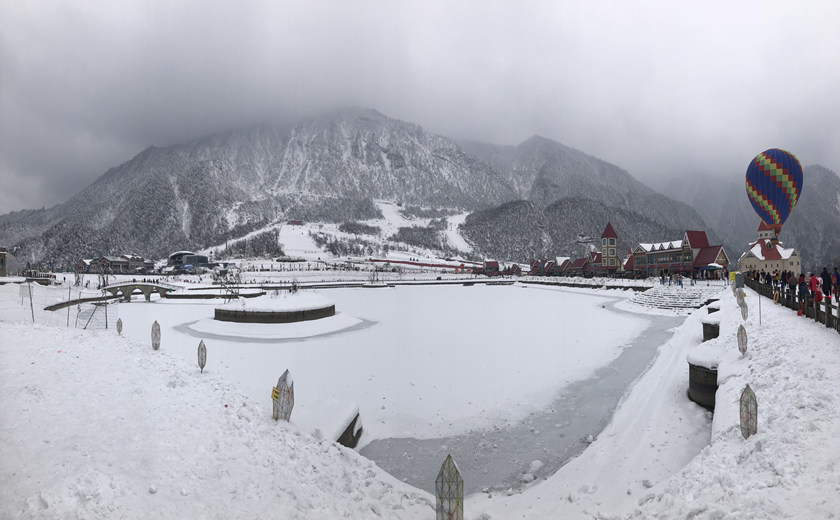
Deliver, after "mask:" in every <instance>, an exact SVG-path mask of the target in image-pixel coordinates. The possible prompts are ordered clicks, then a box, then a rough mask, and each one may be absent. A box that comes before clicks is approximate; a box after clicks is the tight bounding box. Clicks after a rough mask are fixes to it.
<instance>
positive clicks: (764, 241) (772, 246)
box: [738, 221, 802, 276]
mask: <svg viewBox="0 0 840 520" xmlns="http://www.w3.org/2000/svg"><path fill="white" fill-rule="evenodd" d="M738 264H739V265H740V269H741V271H758V272H765V273H772V272H773V271H779V272H782V271H790V272H792V273H793V274H794V276H799V275H800V274H801V273H802V263H801V258H800V257H799V253H797V252H796V249H795V248H791V249H787V248H785V247H782V243H781V242H779V240H778V239H777V238H776V233H775V232H774V231H773V229H771V228H770V227H769V226H767V224H765V223H764V222H763V221H762V222H761V224H760V225H759V226H758V237H757V240H756V241H755V242H753V243H752V244H750V245H749V247H748V248H747V250H746V251H745V252H744V253H743V254H742V255H741V258H739V259H738Z"/></svg>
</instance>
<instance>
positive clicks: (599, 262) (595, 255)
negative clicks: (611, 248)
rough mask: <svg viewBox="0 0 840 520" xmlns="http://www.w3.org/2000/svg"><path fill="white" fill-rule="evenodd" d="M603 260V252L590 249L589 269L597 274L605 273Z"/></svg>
mask: <svg viewBox="0 0 840 520" xmlns="http://www.w3.org/2000/svg"><path fill="white" fill-rule="evenodd" d="M603 260H604V257H603V255H602V254H601V253H599V252H597V251H590V252H589V263H588V265H589V269H590V270H591V271H592V272H593V273H595V274H604V269H603Z"/></svg>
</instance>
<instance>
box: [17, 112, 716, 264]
mask: <svg viewBox="0 0 840 520" xmlns="http://www.w3.org/2000/svg"><path fill="white" fill-rule="evenodd" d="M374 199H387V200H394V201H398V202H403V203H405V207H408V206H415V207H423V208H432V209H434V208H437V209H443V208H449V209H457V210H459V211H465V210H466V211H479V212H481V211H485V210H486V211H489V213H479V214H478V215H477V216H476V218H474V219H473V220H472V223H473V225H472V227H470V226H468V227H467V229H468V233H469V236H470V237H472V238H474V241H475V243H476V244H482V245H481V247H482V248H484V249H483V250H486V251H487V252H491V251H501V250H504V248H502V247H501V246H497V245H494V242H498V243H499V244H502V243H504V244H522V245H523V247H525V249H526V250H528V251H545V252H550V251H554V253H553V254H565V253H564V251H565V249H564V248H565V247H566V246H567V244H568V240H569V236H571V235H569V233H572V232H577V231H582V230H585V232H586V233H596V235H597V236H600V231H601V230H602V229H603V226H604V225H605V224H606V222H607V220H612V221H613V224H614V225H615V224H617V223H619V222H620V223H621V225H620V226H619V227H623V228H624V229H627V230H628V234H627V235H626V236H627V237H628V239H629V238H631V237H635V236H636V235H634V234H632V233H631V232H630V231H629V230H630V229H639V230H644V231H645V232H646V233H650V234H646V233H637V234H638V238H639V239H640V240H641V239H644V240H670V239H675V238H679V237H680V236H681V234H682V230H684V229H706V225H705V223H704V222H703V219H702V218H701V217H700V216H699V215H698V214H697V213H696V212H695V211H694V210H693V209H692V208H691V207H689V206H688V205H686V204H685V203H682V202H678V201H675V200H672V199H670V198H668V197H665V196H663V195H661V194H658V193H656V192H655V191H653V190H652V189H650V188H648V187H647V186H645V185H644V184H642V183H640V182H638V181H637V180H636V179H634V178H633V177H632V176H631V175H630V174H629V173H627V172H626V171H624V170H622V169H621V168H619V167H617V166H615V165H612V164H610V163H607V162H605V161H602V160H600V159H598V158H596V157H592V156H589V155H587V154H585V153H583V152H580V151H578V150H575V149H573V148H569V147H566V146H564V145H562V144H560V143H557V142H555V141H551V140H549V139H545V138H543V137H539V136H535V137H532V138H530V139H528V140H526V141H525V142H523V143H521V144H519V145H518V146H497V145H490V144H484V143H457V142H455V141H453V140H451V139H448V138H446V137H443V136H440V135H435V134H432V133H429V132H427V131H425V130H424V129H423V128H421V127H420V126H417V125H415V124H412V123H408V122H404V121H399V120H396V119H392V118H388V117H386V116H384V115H382V114H380V113H379V112H376V111H375V110H368V109H358V108H354V109H348V110H342V111H337V112H333V113H330V114H325V115H322V116H320V117H313V118H308V119H305V120H302V121H299V122H296V123H294V124H263V125H258V126H253V127H249V128H241V129H235V130H231V131H228V132H223V133H218V134H215V135H211V136H208V137H204V138H200V139H195V140H193V141H190V142H187V143H184V144H178V145H173V146H167V147H150V148H147V149H146V150H143V151H142V152H141V153H139V154H138V155H136V156H135V157H133V158H132V159H130V160H129V161H127V162H125V163H123V164H121V165H119V166H116V167H114V168H111V169H110V170H108V171H107V172H105V174H103V175H102V177H100V178H99V179H97V180H96V181H95V182H94V183H93V184H91V185H90V186H88V187H87V188H85V189H84V190H82V191H81V192H80V193H78V194H77V195H75V196H74V197H72V198H71V199H70V200H68V201H67V202H66V203H64V204H60V205H58V206H55V207H53V208H49V209H44V210H27V211H18V212H14V213H10V214H7V215H2V216H0V243H3V244H8V245H9V246H12V247H13V248H14V249H15V251H17V252H18V256H20V257H22V259H23V260H24V261H32V262H37V261H41V260H50V261H52V262H53V263H63V262H75V261H76V260H78V259H79V258H82V257H85V258H90V257H97V256H101V255H107V254H119V253H124V252H131V253H136V254H140V255H143V256H146V257H152V258H162V257H165V256H166V255H167V254H168V253H169V252H171V251H174V250H180V249H202V248H207V247H212V246H216V245H218V244H221V243H224V242H225V241H226V240H228V239H233V238H237V237H241V236H243V235H245V234H246V233H249V232H251V231H254V230H256V229H259V228H262V227H265V226H266V225H268V224H271V223H275V222H283V221H285V220H287V219H294V220H304V221H308V222H349V221H364V220H367V219H372V218H375V217H378V216H379V210H378V209H377V206H376V205H375V204H374ZM517 200H519V201H520V202H518V203H514V201H517ZM558 200H564V201H568V200H573V201H577V202H574V203H572V202H565V203H563V204H556V201H558ZM587 200H588V201H590V202H582V201H587ZM523 201H524V202H523ZM510 203H514V204H513V205H512V206H507V204H510ZM512 208H520V209H522V208H529V209H527V211H526V213H527V215H528V218H527V219H526V218H524V217H523V218H522V223H523V226H524V225H526V224H525V223H527V222H532V223H533V222H538V223H539V222H546V223H550V225H551V226H552V229H549V230H545V232H542V231H537V230H525V229H523V230H520V229H519V228H515V227H514V228H510V229H511V230H512V231H506V230H507V229H509V228H508V227H507V226H495V227H492V228H486V229H484V230H483V231H479V229H481V226H479V225H478V222H480V221H482V219H484V220H487V219H490V220H492V215H503V214H505V212H508V211H511V210H512ZM586 208H589V210H590V212H589V213H587V211H586ZM529 212H530V213H529ZM563 212H567V213H566V214H565V215H564V214H563ZM611 215H616V217H612V216H611ZM531 217H533V218H531ZM488 221H489V220H488ZM657 223H660V224H657ZM661 223H667V225H661ZM539 225H540V224H537V226H538V227H537V228H536V229H539ZM543 225H544V224H543ZM514 230H515V231H514ZM567 230H571V231H568V232H567ZM481 233H485V234H486V233H490V234H489V235H486V236H485V235H482V234H481ZM512 233H513V234H512ZM520 233H521V234H520ZM491 235H492V236H491ZM525 237H527V240H526V239H525ZM710 239H711V240H712V241H714V235H713V234H711V236H710ZM523 240H525V241H524V242H523ZM511 247H512V246H511ZM509 251H510V254H511V255H512V256H511V258H521V257H522V254H523V253H524V251H515V250H514V249H512V248H511V249H509ZM547 256H550V255H547Z"/></svg>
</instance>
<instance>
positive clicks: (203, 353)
mask: <svg viewBox="0 0 840 520" xmlns="http://www.w3.org/2000/svg"><path fill="white" fill-rule="evenodd" d="M206 363H207V347H205V346H204V340H201V342H200V343H199V344H198V368H200V369H201V373H202V374H203V373H204V365H205V364H206Z"/></svg>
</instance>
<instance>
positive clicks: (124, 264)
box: [95, 256, 130, 274]
mask: <svg viewBox="0 0 840 520" xmlns="http://www.w3.org/2000/svg"><path fill="white" fill-rule="evenodd" d="M95 264H96V265H97V266H98V271H97V272H103V273H110V274H128V273H129V272H130V271H129V270H128V259H127V258H125V257H124V256H103V257H102V258H99V259H98V260H96V262H95Z"/></svg>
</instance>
